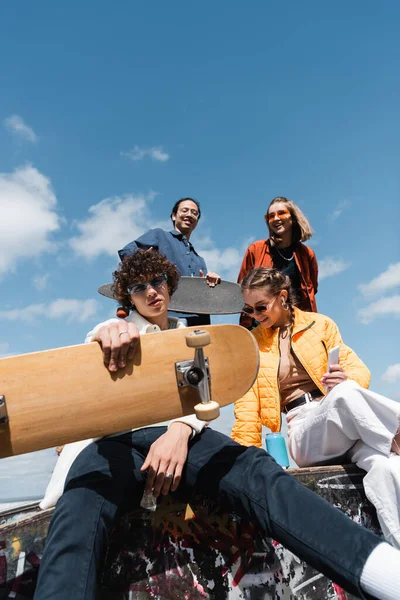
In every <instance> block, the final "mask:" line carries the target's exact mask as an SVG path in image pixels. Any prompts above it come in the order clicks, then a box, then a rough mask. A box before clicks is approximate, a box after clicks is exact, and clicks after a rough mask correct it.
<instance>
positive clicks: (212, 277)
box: [200, 269, 221, 287]
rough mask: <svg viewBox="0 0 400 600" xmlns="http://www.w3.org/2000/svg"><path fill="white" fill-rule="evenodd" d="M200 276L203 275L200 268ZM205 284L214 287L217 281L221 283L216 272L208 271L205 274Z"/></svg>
mask: <svg viewBox="0 0 400 600" xmlns="http://www.w3.org/2000/svg"><path fill="white" fill-rule="evenodd" d="M200 277H204V273H203V271H202V270H201V269H200ZM205 278H206V282H207V285H209V286H210V287H215V286H216V285H217V284H218V283H221V277H220V276H219V275H217V273H212V272H209V273H207V275H206V276H205Z"/></svg>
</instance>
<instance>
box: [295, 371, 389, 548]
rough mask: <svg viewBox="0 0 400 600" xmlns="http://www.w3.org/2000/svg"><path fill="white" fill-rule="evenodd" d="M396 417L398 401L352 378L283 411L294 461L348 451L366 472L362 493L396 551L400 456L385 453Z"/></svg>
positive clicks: (310, 462) (302, 464) (303, 462)
mask: <svg viewBox="0 0 400 600" xmlns="http://www.w3.org/2000/svg"><path fill="white" fill-rule="evenodd" d="M399 421H400V403H398V402H395V401H394V400H389V399H388V398H385V397H384V396H380V395H379V394H376V393H374V392H371V391H370V390H366V389H364V388H362V387H360V386H359V385H358V384H357V383H355V382H354V381H351V380H348V381H345V382H343V383H341V384H339V385H337V386H335V387H334V388H333V390H332V391H331V392H329V394H327V396H325V398H323V399H322V400H320V401H314V402H310V403H308V404H303V405H302V406H299V408H295V409H293V410H291V411H290V412H289V413H288V414H287V423H288V446H289V452H290V454H291V456H292V458H293V460H294V461H296V463H297V464H298V465H299V467H306V466H310V465H313V464H318V463H322V462H325V461H328V460H331V459H333V458H338V457H340V456H342V455H344V454H345V453H347V456H348V457H349V459H350V460H351V462H353V463H356V464H357V466H358V467H360V468H361V469H364V470H365V471H367V475H366V476H365V477H364V489H365V494H366V496H367V498H368V499H369V501H370V502H371V503H372V504H373V505H374V506H375V508H376V512H377V515H378V519H379V523H380V525H381V528H382V532H383V534H384V536H385V538H386V539H387V540H388V541H389V542H390V543H391V544H392V545H393V546H395V547H397V548H399V549H400V515H399V512H400V511H399V508H400V456H397V455H396V454H393V453H392V452H391V451H390V449H391V446H392V441H393V437H394V435H395V433H396V431H397V430H398V428H399Z"/></svg>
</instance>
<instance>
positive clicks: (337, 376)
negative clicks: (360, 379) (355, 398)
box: [321, 365, 347, 391]
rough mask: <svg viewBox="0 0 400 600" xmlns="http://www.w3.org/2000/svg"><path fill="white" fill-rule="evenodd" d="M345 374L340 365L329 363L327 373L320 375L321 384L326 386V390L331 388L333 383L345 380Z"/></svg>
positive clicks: (333, 385)
mask: <svg viewBox="0 0 400 600" xmlns="http://www.w3.org/2000/svg"><path fill="white" fill-rule="evenodd" d="M346 379H347V375H346V373H345V372H344V371H343V369H342V367H341V366H340V365H331V366H330V369H329V371H328V373H325V375H323V376H322V377H321V381H322V383H323V385H325V386H326V387H327V388H328V391H330V390H331V389H333V388H334V387H335V385H338V384H339V383H342V381H346Z"/></svg>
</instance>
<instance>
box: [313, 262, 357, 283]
mask: <svg viewBox="0 0 400 600" xmlns="http://www.w3.org/2000/svg"><path fill="white" fill-rule="evenodd" d="M318 267H319V273H318V278H319V279H320V280H321V279H326V278H327V277H333V276H334V275H338V274H339V273H343V271H346V269H348V268H349V267H350V263H347V262H345V261H344V260H343V259H342V258H329V257H328V258H323V259H322V260H320V261H318Z"/></svg>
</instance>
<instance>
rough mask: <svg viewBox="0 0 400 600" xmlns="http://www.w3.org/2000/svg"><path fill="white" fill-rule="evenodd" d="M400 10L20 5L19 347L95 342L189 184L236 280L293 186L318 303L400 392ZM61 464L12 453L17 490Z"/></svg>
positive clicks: (36, 484) (16, 106)
mask: <svg viewBox="0 0 400 600" xmlns="http://www.w3.org/2000/svg"><path fill="white" fill-rule="evenodd" d="M399 25H400V5H399V4H398V2H396V1H394V0H393V1H391V0H385V2H382V3H377V2H370V1H363V2H361V1H360V0H355V1H353V2H351V3H349V2H344V1H342V0H339V1H337V2H335V3H321V2H317V1H311V0H308V1H307V2H302V3H299V2H295V1H288V2H285V3H280V4H278V3H273V2H269V1H267V2H265V1H263V2H261V1H255V2H253V3H250V4H248V5H246V6H245V5H244V4H243V3H242V2H237V1H231V2H229V3H228V2H221V3H215V2H209V1H205V2H202V3H200V4H199V3H197V4H196V5H195V4H194V3H188V2H183V1H181V0H178V1H176V2H174V3H163V2H147V3H142V2H141V3H140V2H134V1H130V2H128V1H121V2H119V3H118V4H117V5H114V6H112V5H111V4H110V3H108V2H104V1H99V0H97V1H96V2H93V1H89V2H86V3H81V2H79V3H78V2H77V1H75V0H73V1H71V2H69V3H68V4H63V5H61V4H60V3H54V2H50V1H43V2H41V3H34V4H27V3H23V2H21V1H20V0H16V1H15V2H13V3H3V4H2V5H1V8H0V56H1V57H2V59H1V63H2V66H1V94H0V207H1V209H2V219H1V221H0V290H1V297H2V302H1V305H0V354H1V355H3V356H4V355H7V354H19V353H24V352H31V351H35V350H42V349H46V348H51V347H57V346H63V345H69V344H76V343H79V342H81V341H82V340H83V339H84V336H85V334H86V332H87V331H88V330H89V329H90V328H91V327H92V326H93V325H94V324H95V323H96V322H98V321H101V320H103V319H104V318H107V317H108V316H110V315H111V314H112V313H113V309H114V306H113V304H112V303H111V302H110V301H107V300H106V299H103V298H102V297H100V296H99V295H98V294H97V293H96V290H97V287H98V286H99V285H100V284H102V283H105V282H108V281H110V278H111V272H112V270H113V269H114V268H115V266H116V264H117V250H118V249H119V248H120V247H122V246H123V245H124V244H125V243H127V242H129V241H131V240H132V239H134V238H135V237H136V236H137V235H138V234H139V233H141V232H143V231H144V230H145V229H147V228H148V227H150V226H155V225H161V226H168V216H169V213H170V209H171V207H172V205H173V203H174V202H175V200H176V199H177V198H179V197H181V196H185V195H190V196H193V197H195V198H197V199H198V200H199V201H200V202H201V205H202V211H203V216H202V219H201V222H200V225H199V227H198V228H197V230H196V231H195V233H194V235H193V238H192V241H193V243H194V245H195V247H196V249H197V250H198V251H199V252H200V253H201V254H202V255H203V256H204V257H205V258H206V259H207V263H208V266H209V268H210V270H215V271H218V272H220V273H221V274H222V275H223V276H224V277H225V278H231V279H233V280H235V279H236V276H237V272H238V269H239V264H240V261H241V258H242V256H243V253H244V250H245V248H246V247H247V245H248V244H249V243H250V242H251V241H253V240H256V239H261V238H263V237H265V235H266V229H265V225H264V221H263V214H264V213H265V209H266V207H267V205H268V203H269V201H270V200H271V199H272V198H273V197H274V196H276V195H284V196H287V197H289V198H291V199H293V200H294V201H295V202H297V203H298V204H299V205H300V206H301V208H302V209H303V210H304V212H305V213H306V214H307V216H308V217H309V219H310V221H311V223H312V225H313V228H314V230H315V235H314V237H313V238H312V239H311V241H310V245H311V246H312V247H313V248H314V249H315V251H316V254H317V258H318V260H319V263H320V268H321V280H320V291H319V293H318V296H317V300H318V307H319V310H320V311H321V312H324V313H326V314H328V315H330V316H332V317H333V318H334V319H335V320H336V322H337V323H338V325H339V326H340V328H341V331H342V334H343V337H344V339H345V341H346V342H347V343H348V344H349V345H350V346H352V347H353V348H354V349H355V350H356V351H357V352H358V353H359V354H360V355H361V357H362V358H363V359H364V360H365V362H366V363H367V364H368V366H369V367H370V369H371V371H372V374H373V379H372V387H373V389H375V390H376V391H379V392H381V393H383V394H386V395H389V396H391V397H394V398H396V399H400V392H399V384H400V353H399V350H398V330H399V316H400V242H399V218H400V203H399V198H400V181H399V173H400V170H399V163H400V160H399V159H400V145H399V139H400V118H399V112H398V107H399V106H400V41H399V36H398V31H399ZM227 320H229V319H227ZM231 320H232V321H234V320H235V318H233V319H231ZM396 334H397V335H396ZM231 423H232V410H231V409H229V410H227V411H225V413H224V416H223V418H222V419H221V420H220V422H219V424H218V427H219V428H221V429H222V430H224V431H225V432H229V429H230V426H231ZM52 461H53V455H52V454H51V451H47V452H45V453H41V454H40V455H32V456H30V457H22V458H16V459H11V460H9V459H7V460H3V461H0V480H1V482H2V485H1V489H0V499H1V498H5V497H10V496H14V495H19V494H21V493H25V494H26V493H27V491H26V490H27V489H28V490H29V491H28V495H30V491H32V492H34V493H40V490H41V489H43V486H44V482H45V481H46V479H47V477H48V473H49V470H50V469H51V465H52ZM6 478H9V479H6ZM10 478H11V479H10Z"/></svg>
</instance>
